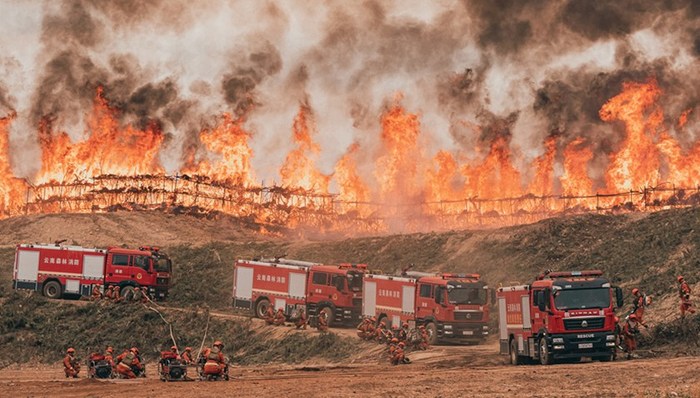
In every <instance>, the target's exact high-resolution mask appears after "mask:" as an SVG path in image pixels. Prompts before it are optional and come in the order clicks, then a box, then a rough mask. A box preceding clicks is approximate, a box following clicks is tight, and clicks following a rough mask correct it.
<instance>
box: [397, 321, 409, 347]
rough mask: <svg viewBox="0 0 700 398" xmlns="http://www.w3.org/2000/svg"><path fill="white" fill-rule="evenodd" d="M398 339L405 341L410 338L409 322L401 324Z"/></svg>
mask: <svg viewBox="0 0 700 398" xmlns="http://www.w3.org/2000/svg"><path fill="white" fill-rule="evenodd" d="M398 339H399V341H403V342H405V341H406V340H408V323H406V322H404V323H403V325H401V329H399V333H398Z"/></svg>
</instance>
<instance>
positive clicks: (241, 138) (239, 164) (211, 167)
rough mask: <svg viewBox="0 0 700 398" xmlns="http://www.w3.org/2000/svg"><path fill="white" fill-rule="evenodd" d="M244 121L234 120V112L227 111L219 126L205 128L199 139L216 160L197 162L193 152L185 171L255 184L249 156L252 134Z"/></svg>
mask: <svg viewBox="0 0 700 398" xmlns="http://www.w3.org/2000/svg"><path fill="white" fill-rule="evenodd" d="M242 124H243V119H241V118H238V119H234V118H233V117H232V116H231V114H229V113H224V114H223V115H222V118H221V122H220V123H219V124H218V125H217V126H216V127H214V128H213V129H212V130H207V129H204V130H202V131H201V132H200V133H199V139H200V141H201V142H202V144H204V146H205V148H206V149H207V150H208V151H209V152H210V155H212V157H215V158H216V159H215V160H214V161H210V160H202V161H200V162H199V163H198V164H196V165H194V164H193V163H194V162H193V158H194V154H189V159H188V161H187V162H188V165H186V166H185V167H184V168H183V172H184V173H190V174H197V175H203V176H208V177H210V178H212V179H214V180H216V181H222V182H228V183H231V184H235V185H244V186H248V185H252V184H253V182H254V180H253V175H252V172H251V165H250V159H251V157H252V156H253V151H252V149H250V147H249V146H248V139H249V138H250V134H249V133H248V132H246V131H245V130H244V129H243V127H242Z"/></svg>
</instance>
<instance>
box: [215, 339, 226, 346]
mask: <svg viewBox="0 0 700 398" xmlns="http://www.w3.org/2000/svg"><path fill="white" fill-rule="evenodd" d="M223 345H224V343H222V342H221V341H219V340H216V341H215V342H214V347H216V346H219V347H223Z"/></svg>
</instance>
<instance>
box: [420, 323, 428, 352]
mask: <svg viewBox="0 0 700 398" xmlns="http://www.w3.org/2000/svg"><path fill="white" fill-rule="evenodd" d="M418 330H419V331H420V336H421V342H420V344H419V345H418V348H420V349H421V350H427V349H428V347H429V346H430V335H429V334H428V330H426V329H425V325H420V326H419V327H418Z"/></svg>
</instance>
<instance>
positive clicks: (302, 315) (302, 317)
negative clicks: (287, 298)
mask: <svg viewBox="0 0 700 398" xmlns="http://www.w3.org/2000/svg"><path fill="white" fill-rule="evenodd" d="M308 323H309V319H308V317H307V316H306V311H304V309H303V308H299V317H298V318H297V319H296V321H294V326H296V327H297V329H304V330H306V325H307V324H308Z"/></svg>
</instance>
